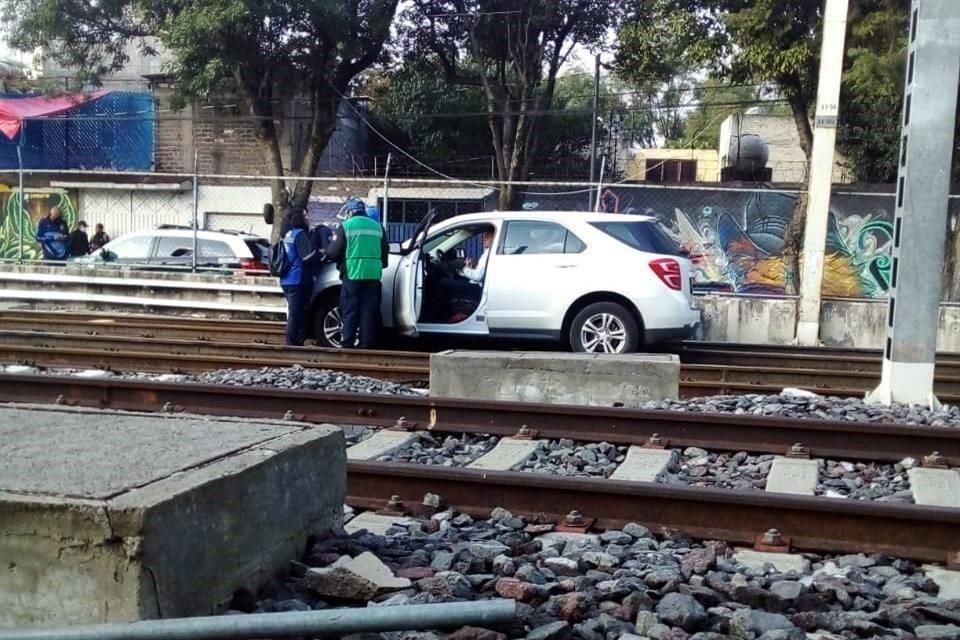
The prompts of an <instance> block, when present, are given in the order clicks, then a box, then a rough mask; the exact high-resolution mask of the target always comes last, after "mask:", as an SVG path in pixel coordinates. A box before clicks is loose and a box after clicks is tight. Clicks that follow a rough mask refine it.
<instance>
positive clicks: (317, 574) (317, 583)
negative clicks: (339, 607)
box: [303, 551, 412, 602]
mask: <svg viewBox="0 0 960 640" xmlns="http://www.w3.org/2000/svg"><path fill="white" fill-rule="evenodd" d="M303 583H304V584H305V585H306V586H307V588H308V589H311V590H313V591H315V592H316V593H318V594H320V595H321V596H328V597H334V598H340V599H343V600H357V601H361V602H363V601H367V600H370V599H372V598H374V597H376V596H377V595H380V594H383V593H389V592H390V591H399V590H401V589H407V588H409V587H410V586H411V584H412V583H411V582H410V580H409V579H408V578H398V577H396V576H394V575H393V572H392V571H391V570H390V567H388V566H387V565H385V564H383V562H382V561H381V560H380V558H378V557H377V556H375V555H373V554H372V553H370V552H369V551H365V552H364V553H361V554H360V555H358V556H357V557H356V558H351V557H350V556H343V557H342V558H340V559H339V560H337V561H336V562H335V563H333V564H332V565H330V566H329V567H324V568H322V569H310V570H308V571H307V574H306V575H305V576H304V577H303Z"/></svg>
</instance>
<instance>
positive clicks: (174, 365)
mask: <svg viewBox="0 0 960 640" xmlns="http://www.w3.org/2000/svg"><path fill="white" fill-rule="evenodd" d="M429 357H430V356H429V354H427V353H420V352H411V351H385V350H383V351H344V350H340V349H319V348H315V347H285V346H283V345H274V344H262V343H252V342H235V343H234V342H207V341H197V340H173V339H144V338H142V337H133V336H115V335H84V336H77V335H75V334H73V335H71V334H65V333H44V332H32V331H16V330H9V329H7V328H6V327H4V328H3V329H2V330H0V362H3V363H14V364H28V365H35V366H39V367H53V368H57V367H60V368H71V367H82V368H91V369H96V368H101V369H111V370H118V371H146V372H153V373H171V372H172V373H197V372H202V371H211V370H215V369H234V368H257V367H283V366H290V365H293V364H299V365H301V366H304V367H311V368H322V369H334V370H339V371H345V372H348V373H354V374H360V375H368V376H373V377H379V378H384V379H388V380H397V381H409V382H412V381H421V380H427V379H428V378H429V376H430V365H429ZM878 382H879V376H878V375H874V374H872V373H866V372H860V371H835V370H825V371H822V370H818V369H794V368H789V367H787V368H782V367H779V368H778V367H760V366H738V365H717V364H683V365H682V367H681V374H680V391H681V395H682V396H683V397H685V398H692V397H698V396H707V395H716V394H725V393H757V394H777V393H779V392H780V391H781V390H782V389H783V388H784V387H802V388H804V389H809V390H813V391H817V392H819V393H823V394H825V395H837V396H860V395H863V394H864V393H865V392H866V391H869V390H870V389H873V388H874V387H875V386H876V385H877V383H878ZM935 390H936V393H937V394H938V396H939V397H940V399H941V400H943V401H945V402H949V403H952V402H958V401H960V378H951V377H948V376H942V375H941V376H939V377H938V378H937V380H936V383H935Z"/></svg>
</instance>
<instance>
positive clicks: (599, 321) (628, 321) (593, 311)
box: [569, 302, 640, 353]
mask: <svg viewBox="0 0 960 640" xmlns="http://www.w3.org/2000/svg"><path fill="white" fill-rule="evenodd" d="M569 338H570V347H571V348H572V349H573V350H574V351H581V352H585V353H630V352H632V351H636V350H637V346H638V345H639V344H640V328H639V327H638V326H637V321H636V320H635V319H634V318H633V316H632V315H631V314H630V312H629V311H627V310H626V309H624V308H623V307H622V306H620V305H619V304H616V303H614V302H596V303H594V304H590V305H587V306H586V307H584V308H583V309H582V310H581V311H580V313H578V314H577V315H576V317H575V318H574V319H573V322H572V323H570V334H569Z"/></svg>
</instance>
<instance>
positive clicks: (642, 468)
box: [610, 446, 673, 482]
mask: <svg viewBox="0 0 960 640" xmlns="http://www.w3.org/2000/svg"><path fill="white" fill-rule="evenodd" d="M672 457H673V453H672V452H671V451H670V450H669V449H644V448H643V447H637V446H633V447H630V448H629V449H627V457H626V458H625V459H624V461H623V462H622V463H621V464H620V466H619V467H617V470H616V471H614V472H613V475H611V476H610V479H611V480H627V481H630V482H656V481H657V479H658V478H659V477H660V476H661V475H662V474H663V473H664V472H666V470H667V465H669V464H670V459H671V458H672Z"/></svg>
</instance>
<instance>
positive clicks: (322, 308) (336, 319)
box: [313, 295, 343, 349]
mask: <svg viewBox="0 0 960 640" xmlns="http://www.w3.org/2000/svg"><path fill="white" fill-rule="evenodd" d="M341 326H342V325H341V322H340V299H339V296H330V295H328V296H324V297H323V298H322V299H321V300H320V302H319V303H318V304H317V306H316V308H315V309H314V312H313V337H314V339H315V340H316V341H317V346H318V347H326V348H328V349H340V348H342V347H343V344H342V343H341V337H340V328H341Z"/></svg>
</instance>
